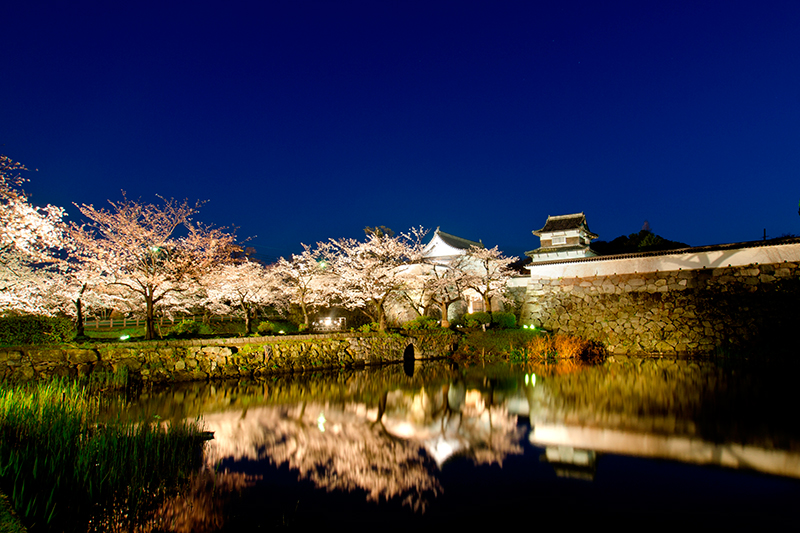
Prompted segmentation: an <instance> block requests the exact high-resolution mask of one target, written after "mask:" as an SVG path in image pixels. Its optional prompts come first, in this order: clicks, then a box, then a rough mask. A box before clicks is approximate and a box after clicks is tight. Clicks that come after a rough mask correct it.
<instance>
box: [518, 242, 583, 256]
mask: <svg viewBox="0 0 800 533" xmlns="http://www.w3.org/2000/svg"><path fill="white" fill-rule="evenodd" d="M589 249H590V248H589V247H588V246H586V245H585V244H570V245H567V246H549V247H547V248H537V249H535V250H531V251H529V252H525V255H527V256H529V257H533V256H534V255H539V254H547V253H555V252H571V251H583V250H589Z"/></svg>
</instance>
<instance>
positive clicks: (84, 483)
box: [0, 379, 202, 532]
mask: <svg viewBox="0 0 800 533" xmlns="http://www.w3.org/2000/svg"><path fill="white" fill-rule="evenodd" d="M99 407H100V398H99V397H98V396H97V395H94V394H91V393H90V392H89V390H88V389H87V387H86V386H85V385H84V384H81V383H77V382H75V381H68V380H62V379H56V380H53V381H50V382H47V383H41V382H40V383H30V384H19V385H9V384H3V385H2V386H0V491H2V492H4V493H5V494H6V495H7V496H8V498H9V501H10V503H11V506H12V507H13V508H14V510H15V511H16V513H17V515H18V516H19V518H20V520H21V521H22V523H23V524H24V525H25V526H26V527H27V528H28V530H29V531H31V532H36V531H108V530H125V529H128V526H129V525H130V524H133V523H137V522H140V521H142V520H145V519H146V518H147V517H148V516H149V515H150V514H151V513H152V512H153V511H154V510H155V508H156V507H157V506H158V505H159V504H160V502H161V501H163V499H164V498H165V497H167V496H169V495H170V494H171V493H172V492H174V491H175V490H176V488H177V486H178V484H179V483H180V482H181V481H182V480H184V479H186V478H187V477H188V475H189V474H190V473H191V472H192V471H193V470H194V468H195V467H196V466H198V465H199V462H200V459H201V457H200V454H199V453H198V452H199V450H200V447H201V442H202V441H201V432H200V429H199V427H198V426H197V425H195V424H182V425H173V426H172V427H169V428H167V427H166V426H164V425H162V424H159V423H158V421H157V420H153V421H142V422H139V423H137V424H129V423H122V422H120V421H117V422H115V423H106V424H100V423H98V421H97V419H98V414H99Z"/></svg>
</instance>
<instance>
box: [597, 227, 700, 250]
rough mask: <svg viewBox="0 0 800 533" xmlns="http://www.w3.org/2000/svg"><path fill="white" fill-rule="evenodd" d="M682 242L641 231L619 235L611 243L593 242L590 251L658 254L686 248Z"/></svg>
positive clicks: (644, 230)
mask: <svg viewBox="0 0 800 533" xmlns="http://www.w3.org/2000/svg"><path fill="white" fill-rule="evenodd" d="M688 247H689V245H688V244H686V243H683V242H678V241H671V240H669V239H665V238H664V237H662V236H660V235H656V234H655V233H653V232H652V231H649V230H646V229H643V230H641V231H640V232H639V233H631V234H630V235H620V236H619V237H617V238H616V239H614V240H613V241H611V242H607V241H594V242H593V243H592V250H594V251H595V253H597V255H616V254H635V253H638V252H659V251H663V250H676V249H678V248H688Z"/></svg>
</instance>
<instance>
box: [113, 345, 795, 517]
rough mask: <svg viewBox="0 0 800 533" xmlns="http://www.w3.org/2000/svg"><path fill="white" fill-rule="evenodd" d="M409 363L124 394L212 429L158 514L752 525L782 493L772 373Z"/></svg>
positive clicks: (133, 406)
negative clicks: (182, 485)
mask: <svg viewBox="0 0 800 533" xmlns="http://www.w3.org/2000/svg"><path fill="white" fill-rule="evenodd" d="M410 373H411V372H408V369H406V372H405V373H404V371H403V368H402V367H400V366H387V367H382V368H378V369H370V370H364V371H343V372H339V373H333V374H319V375H315V376H287V377H280V378H275V379H273V380H270V381H262V382H238V383H213V384H208V383H202V384H189V385H181V386H176V387H174V388H170V389H164V390H161V391H149V392H148V393H147V394H143V395H142V397H140V398H137V399H136V400H135V401H133V402H131V403H130V404H129V405H128V406H127V411H128V413H129V414H130V415H131V416H142V415H144V416H148V417H149V416H152V415H154V414H157V415H159V416H161V417H163V418H173V419H174V418H190V419H194V418H197V417H201V420H202V423H203V425H204V426H205V429H207V430H208V431H212V432H214V437H215V438H214V440H212V441H210V442H209V443H207V445H206V450H205V462H206V466H207V469H206V471H205V472H204V473H203V474H202V475H199V476H198V478H197V479H196V480H194V481H193V485H192V489H191V490H188V491H187V492H186V494H185V495H184V496H183V497H182V498H181V499H178V500H176V501H174V502H172V503H171V504H170V505H169V506H167V508H165V510H164V513H165V516H166V515H169V516H170V517H171V518H170V523H172V524H173V526H172V530H174V531H190V530H192V531H217V530H230V531H234V530H238V529H248V528H249V529H254V528H256V527H273V526H281V525H284V526H286V525H288V526H297V527H306V526H308V525H311V524H319V525H322V524H326V525H330V524H334V523H341V524H353V523H361V524H363V523H375V524H381V525H383V526H386V525H393V526H400V525H404V526H411V525H420V524H427V525H457V524H462V525H470V526H473V525H475V524H477V523H480V522H484V521H485V522H486V523H487V524H492V523H494V522H495V521H496V520H501V521H502V520H505V518H503V516H504V513H505V514H514V513H519V512H522V511H525V510H527V512H530V510H532V509H536V510H537V512H539V513H542V515H541V516H542V517H545V516H554V513H555V514H559V513H565V514H567V515H568V516H569V518H570V520H571V521H572V522H573V523H574V522H581V521H586V522H587V523H596V522H598V521H603V520H604V519H612V520H619V519H620V518H622V519H625V518H626V517H630V516H633V515H635V516H645V517H651V516H658V517H660V520H662V521H663V519H667V520H673V521H675V522H676V523H682V522H683V521H684V520H692V521H695V522H696V521H697V520H698V519H700V520H705V521H708V522H710V523H713V524H719V523H729V524H731V525H736V526H741V525H742V524H743V523H745V522H747V521H752V522H753V523H754V524H755V525H763V523H764V522H771V521H783V520H785V519H787V518H788V517H789V514H790V507H789V506H790V505H792V504H793V503H794V502H795V500H796V498H797V496H800V481H799V480H800V438H799V437H800V431H798V428H797V425H796V424H795V420H796V416H794V415H793V414H792V415H790V416H787V415H786V414H784V413H783V410H784V407H785V406H786V405H787V403H788V402H791V401H793V399H792V398H791V394H790V393H789V392H787V386H788V385H789V381H790V380H788V379H787V373H786V372H780V371H778V372H774V373H770V372H767V373H760V372H758V371H755V369H754V368H752V367H751V368H746V367H742V366H737V367H730V366H729V365H728V366H720V365H715V364H712V363H709V362H702V361H692V360H671V359H627V358H618V359H617V360H611V361H607V362H606V363H604V364H601V365H596V366H582V365H579V364H576V363H572V362H565V363H560V364H556V365H539V366H534V365H526V366H510V365H500V366H484V365H474V366H466V365H461V366H455V365H452V364H451V363H444V362H425V363H417V365H416V367H415V368H414V371H413V377H409V375H408V374H410ZM200 508H202V509H204V511H203V513H198V512H197V511H193V510H192V509H200ZM193 513H194V514H198V516H192V515H193ZM176 517H180V520H179V519H178V518H176ZM178 524H182V525H178Z"/></svg>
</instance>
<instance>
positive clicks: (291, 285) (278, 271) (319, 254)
mask: <svg viewBox="0 0 800 533" xmlns="http://www.w3.org/2000/svg"><path fill="white" fill-rule="evenodd" d="M331 256H332V246H331V244H330V243H324V242H323V243H318V244H317V247H316V248H311V247H310V246H308V245H306V244H303V251H302V253H300V254H292V259H291V260H287V259H284V258H283V257H281V258H280V259H279V260H278V262H277V263H275V264H274V265H273V267H274V273H275V275H276V276H277V277H278V279H279V280H280V287H281V289H282V290H283V292H284V294H285V296H286V299H287V303H289V304H292V305H297V306H299V307H300V310H301V311H302V313H303V323H304V324H305V325H306V327H309V326H310V324H311V322H310V314H311V313H313V312H314V310H316V309H317V308H319V307H322V306H324V305H327V304H328V302H329V300H330V297H331V292H330V287H331V286H332V283H331V282H332V281H333V277H332V273H331V269H330V268H329V258H330V257H331Z"/></svg>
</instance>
